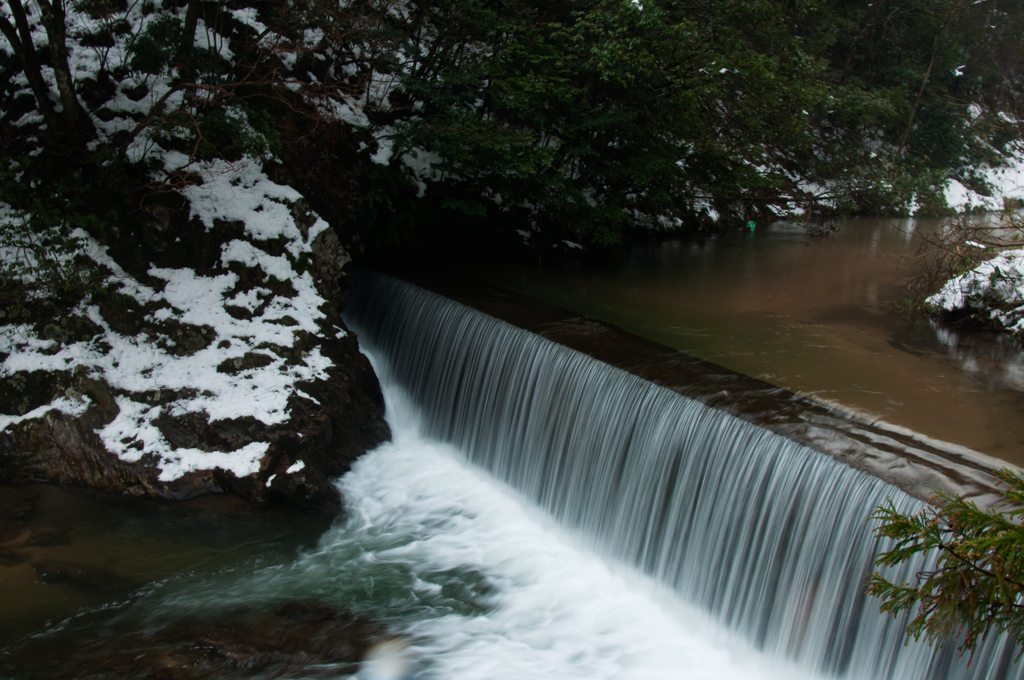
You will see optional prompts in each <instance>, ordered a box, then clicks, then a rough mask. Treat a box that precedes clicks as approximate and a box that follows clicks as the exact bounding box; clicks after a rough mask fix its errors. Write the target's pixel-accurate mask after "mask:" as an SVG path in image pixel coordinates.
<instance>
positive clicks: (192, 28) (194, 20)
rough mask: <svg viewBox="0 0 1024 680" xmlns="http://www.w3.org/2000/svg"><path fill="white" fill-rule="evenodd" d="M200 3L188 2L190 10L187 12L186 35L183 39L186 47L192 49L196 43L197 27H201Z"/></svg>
mask: <svg viewBox="0 0 1024 680" xmlns="http://www.w3.org/2000/svg"><path fill="white" fill-rule="evenodd" d="M199 3H200V0H188V9H187V10H186V11H185V35H184V36H183V37H182V42H184V43H185V47H192V45H193V44H194V43H195V41H196V27H197V26H198V25H199Z"/></svg>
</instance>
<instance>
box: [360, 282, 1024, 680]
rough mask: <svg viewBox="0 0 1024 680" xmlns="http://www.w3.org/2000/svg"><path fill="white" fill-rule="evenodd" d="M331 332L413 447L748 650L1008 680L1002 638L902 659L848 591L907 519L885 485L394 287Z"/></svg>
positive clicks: (383, 287)
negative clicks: (432, 450) (416, 430)
mask: <svg viewBox="0 0 1024 680" xmlns="http://www.w3.org/2000/svg"><path fill="white" fill-rule="evenodd" d="M345 319H346V322H347V323H349V325H350V326H351V327H352V328H353V329H354V330H355V331H356V332H357V333H358V334H359V339H360V342H361V343H362V344H363V346H364V347H366V348H367V349H368V350H370V351H371V352H372V353H373V354H374V356H375V357H376V358H377V361H378V369H379V371H380V372H381V373H382V376H381V377H382V379H386V380H388V381H389V382H393V383H395V384H397V385H399V386H401V388H402V389H404V390H405V392H406V393H407V397H408V398H409V399H411V400H412V401H413V402H414V403H415V405H416V406H417V407H418V409H419V411H420V413H421V417H422V423H421V427H422V431H423V434H425V435H427V436H429V437H432V438H436V439H438V440H441V441H443V442H447V443H451V444H453V445H455V446H457V447H459V448H460V449H461V450H462V451H463V452H464V453H465V455H466V456H467V457H468V458H469V460H470V461H472V462H473V463H474V464H475V465H477V466H479V467H480V468H482V469H484V470H486V471H488V472H489V473H490V474H492V475H494V476H495V477H497V478H498V479H500V480H502V481H504V482H505V483H507V484H508V485H509V486H511V487H513V488H515V489H516V490H517V491H518V492H520V493H521V494H523V495H524V496H525V497H526V498H528V499H530V500H531V501H532V502H535V503H536V504H537V505H538V506H539V507H541V508H542V509H543V510H544V511H545V512H547V513H548V514H550V515H551V516H552V517H553V518H554V519H556V520H557V521H558V522H560V523H561V524H563V525H564V526H566V527H567V528H568V529H569V530H571V531H572V532H573V533H574V534H575V535H577V536H579V537H581V540H584V541H589V542H591V544H592V546H593V547H594V548H595V549H596V551H597V552H599V553H601V554H605V555H607V556H608V557H609V558H611V559H614V560H617V561H620V562H624V563H626V564H630V565H633V566H635V567H636V568H638V569H640V570H641V571H643V572H645V573H647V574H649V575H651V576H652V577H654V578H656V579H657V580H659V581H660V582H662V583H664V584H666V585H667V586H669V587H671V588H673V589H674V590H675V591H676V592H677V593H678V594H679V596H680V597H681V598H682V599H683V600H685V601H687V602H689V603H691V604H693V605H695V606H697V607H699V608H701V609H702V610H704V611H707V612H708V613H709V614H710V615H711V616H712V617H714V618H715V619H717V620H719V621H720V622H721V623H722V624H723V625H724V626H726V627H727V628H728V629H730V630H732V631H734V632H735V634H737V635H738V636H740V637H742V638H744V639H746V640H747V641H749V642H750V643H751V644H753V645H754V646H755V647H757V648H760V649H763V650H765V651H766V652H768V653H770V654H775V655H779V656H781V657H785V658H789V659H792V660H795V661H796V662H797V663H799V664H800V665H802V666H804V667H806V668H809V669H812V670H814V671H817V672H821V673H823V674H826V675H831V676H835V677H842V678H893V679H898V680H911V679H921V680H925V679H927V680H940V679H945V678H949V679H951V680H953V679H957V680H959V679H961V678H971V679H973V678H976V679H978V680H982V679H985V680H994V679H996V678H1019V677H1022V675H1024V674H1022V673H1021V672H1020V670H1019V668H1018V667H1017V666H1015V665H1013V658H1014V653H1015V649H1014V647H1013V645H1012V643H1010V642H1009V641H1008V639H1007V638H1006V637H1005V636H990V638H991V639H989V640H988V641H987V643H986V645H985V646H984V647H983V648H981V649H979V650H978V651H977V652H976V653H975V655H974V659H973V661H972V662H971V663H970V665H968V663H967V658H966V657H964V658H958V657H957V653H956V650H955V648H953V646H951V645H947V646H946V647H943V648H940V649H938V650H937V651H936V650H933V649H932V648H930V647H929V646H928V645H926V644H924V643H920V644H917V643H913V642H911V644H909V645H906V646H904V630H905V626H906V620H905V619H900V620H897V619H894V618H893V617H890V616H882V615H881V614H879V613H878V601H877V600H874V599H872V598H868V597H866V596H865V595H864V594H863V590H864V581H865V578H866V574H867V573H868V572H869V571H871V570H872V563H873V559H874V556H875V555H876V554H877V553H878V552H879V551H880V550H883V549H884V548H885V546H884V544H881V543H880V541H879V540H878V539H876V538H874V537H873V535H872V528H871V526H869V523H868V522H867V521H866V519H867V518H868V517H869V516H870V515H871V513H872V512H873V510H874V508H875V507H876V506H877V505H878V504H880V503H881V502H883V501H885V500H886V498H891V499H892V500H893V501H894V502H895V504H896V505H897V507H898V508H900V509H901V510H903V511H916V510H918V509H920V508H921V507H922V504H921V503H920V501H917V500H915V499H913V498H910V497H909V496H907V495H905V494H903V493H902V492H901V491H900V490H899V489H897V488H895V487H893V486H890V485H888V484H886V483H885V482H883V481H881V480H879V479H877V478H874V477H871V476H868V475H866V474H863V473H861V472H859V471H856V470H854V469H851V468H849V467H846V466H845V465H843V464H841V463H839V462H837V461H835V460H834V459H832V458H831V457H829V456H827V455H824V454H822V453H819V452H817V451H814V450H812V449H809V448H807V447H805V446H802V445H800V444H797V443H795V442H793V441H791V440H789V439H786V438H784V437H781V436H778V435H775V434H773V433H771V432H769V431H767V430H765V429H763V428H760V427H757V426H756V425H752V424H750V423H747V422H745V421H742V420H740V419H738V418H735V417H733V416H730V415H728V414H726V413H723V412H721V411H717V410H715V409H712V408H709V407H707V406H704V405H703V404H700V403H698V402H696V401H693V400H690V399H687V398H686V397H683V396H680V395H678V394H676V393H674V392H672V391H669V390H667V389H664V388H661V387H659V386H657V385H654V384H652V383H649V382H646V381H644V380H641V379H640V378H637V377H635V376H633V375H631V374H629V373H626V372H624V371H621V370H619V369H616V368H612V367H610V366H607V365H606V364H603V363H601V362H598V361H595V360H594V359H591V358H590V357H587V356H585V355H583V354H580V353H578V352H575V351H573V350H570V349H567V348H565V347H562V346H560V345H556V344H554V343H552V342H549V341H548V340H546V339H544V338H541V337H539V336H537V335H534V334H532V333H529V332H527V331H524V330H521V329H519V328H516V327H514V326H512V325H510V324H507V323H505V322H503V321H499V320H497V319H494V318H492V317H489V316H487V315H485V314H482V313H480V312H477V311H476V310H473V309H470V308H468V307H465V306H463V305H461V304H459V303H456V302H453V301H451V300H448V299H446V298H443V297H441V296H438V295H435V294H433V293H430V292H427V291H425V290H422V289H420V288H418V287H416V286H413V285H410V284H407V283H405V282H402V281H399V280H397V279H393V278H390V277H387V276H383V275H379V274H373V273H362V274H360V275H359V276H358V277H357V278H356V280H355V281H354V288H353V290H352V292H351V294H350V300H349V304H348V308H347V309H346V312H345ZM922 567H923V563H922V564H920V565H909V566H906V567H905V568H904V569H902V570H901V571H898V572H897V571H893V572H892V573H891V574H890V577H891V578H893V579H899V580H902V581H911V580H913V578H914V574H915V573H916V572H917V571H919V570H920V568H922Z"/></svg>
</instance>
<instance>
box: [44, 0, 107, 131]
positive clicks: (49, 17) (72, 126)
mask: <svg viewBox="0 0 1024 680" xmlns="http://www.w3.org/2000/svg"><path fill="white" fill-rule="evenodd" d="M36 3H37V4H38V5H39V13H40V16H41V17H42V21H43V26H44V27H45V28H46V37H47V38H48V39H49V42H50V58H51V60H52V62H53V64H52V66H53V73H54V78H55V79H56V81H57V91H58V92H60V101H61V104H62V105H63V107H64V111H63V112H62V113H61V117H62V118H63V119H64V124H65V126H66V129H67V131H68V132H70V133H71V134H72V135H73V136H74V137H77V138H79V141H84V139H85V138H87V137H91V136H92V135H93V134H94V133H95V128H93V125H92V120H91V119H90V118H89V115H88V114H87V113H86V112H85V109H83V108H82V105H81V104H80V103H79V101H78V95H76V94H75V82H74V79H73V78H72V76H71V67H70V66H69V65H68V45H67V26H66V24H65V21H64V18H65V10H64V0H55V2H54V3H53V4H51V3H50V0H36Z"/></svg>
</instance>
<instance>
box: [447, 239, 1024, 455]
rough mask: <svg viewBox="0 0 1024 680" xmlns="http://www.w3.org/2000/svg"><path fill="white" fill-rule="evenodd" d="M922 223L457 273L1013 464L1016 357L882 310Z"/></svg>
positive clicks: (676, 245) (906, 278) (1022, 440)
mask: <svg viewBox="0 0 1024 680" xmlns="http://www.w3.org/2000/svg"><path fill="white" fill-rule="evenodd" d="M939 228H941V225H940V223H939V222H938V221H934V220H916V221H915V220H875V219H873V220H867V219H864V220H850V221H847V222H846V223H844V224H843V225H842V227H841V229H840V230H839V232H838V233H836V234H834V235H832V236H829V237H823V238H808V237H807V235H806V231H805V230H804V229H803V228H802V227H801V226H799V225H793V224H787V223H776V224H770V225H758V226H757V227H756V228H755V229H754V230H748V229H743V230H736V231H734V232H732V233H730V234H729V235H728V236H727V237H724V238H721V239H708V240H705V241H703V242H691V241H669V242H665V243H660V244H654V245H649V246H641V247H636V248H634V249H633V251H632V252H631V253H630V254H629V255H628V256H627V257H626V258H624V259H623V260H622V261H621V262H619V263H617V264H615V265H612V266H606V267H602V268H587V267H584V266H581V265H578V264H577V265H574V264H568V265H546V266H545V265H537V266H530V267H523V266H510V265H503V266H495V265H490V264H489V265H486V266H481V265H473V264H469V265H462V269H463V270H464V271H465V272H466V273H467V274H469V275H471V276H474V277H478V278H481V279H483V280H485V281H487V282H489V283H492V284H495V285H498V286H501V287H504V288H507V289H510V290H514V291H516V292H519V293H522V294H525V295H528V296H530V297H534V298H537V299H539V300H543V301H545V302H548V303H550V304H554V305H558V306H559V307H563V308H566V309H569V310H572V311H573V312H575V313H578V314H580V315H583V316H588V317H595V318H598V319H601V320H602V321H606V322H609V323H612V324H616V325H618V326H620V327H622V328H623V329H625V330H627V331H630V332H632V333H636V334H637V335H640V336H642V337H645V338H648V339H650V340H654V341H656V342H659V343H662V344H664V345H667V346H669V347H671V348H674V349H677V350H679V351H682V352H686V353H688V354H691V355H693V356H695V357H698V358H700V359H704V360H706V361H710V362H712V363H714V364H717V365H719V366H723V367H725V368H728V369H730V370H734V371H737V372H739V373H743V374H746V375H750V376H753V377H756V378H759V379H761V380H764V381H766V382H768V383H771V384H773V385H777V386H779V387H782V388H785V389H787V390H790V391H792V392H795V393H797V394H800V395H803V396H806V397H809V398H811V399H813V400H816V401H819V402H821V403H824V404H826V405H830V406H834V407H837V408H840V409H842V410H845V411H848V412H850V413H854V414H856V415H859V416H861V417H863V418H865V419H867V420H869V421H882V422H884V423H888V424H891V425H895V426H898V427H902V428H907V429H909V430H912V431H914V432H916V433H919V434H921V435H924V436H925V437H929V438H934V439H937V440H940V441H943V442H949V443H952V444H955V445H958V446H962V447H967V448H969V449H971V450H973V451H976V452H979V453H981V454H984V455H986V456H991V457H994V458H997V459H1000V460H1002V461H1008V462H1010V463H1013V464H1015V465H1019V466H1024V418H1022V415H1024V352H1022V351H1021V349H1020V347H1018V346H1017V345H1015V344H1014V343H1013V342H1012V341H1010V340H1009V338H1007V337H1005V336H1002V335H1000V334H995V333H984V332H966V331H962V330H960V331H958V330H952V329H948V328H944V327H943V326H941V325H939V324H936V323H934V322H932V321H930V320H928V319H922V318H918V319H909V318H907V317H906V316H904V315H902V314H901V313H900V312H898V311H897V310H896V309H895V308H894V306H895V305H896V304H897V303H898V302H899V301H900V300H901V299H902V298H904V297H905V296H906V295H907V287H908V285H909V283H910V281H911V279H912V278H913V276H914V275H915V274H916V273H917V269H916V267H915V265H914V262H913V258H912V255H913V254H914V252H915V251H916V250H917V248H918V246H919V245H920V238H921V235H922V234H928V233H931V232H933V231H934V230H936V229H939Z"/></svg>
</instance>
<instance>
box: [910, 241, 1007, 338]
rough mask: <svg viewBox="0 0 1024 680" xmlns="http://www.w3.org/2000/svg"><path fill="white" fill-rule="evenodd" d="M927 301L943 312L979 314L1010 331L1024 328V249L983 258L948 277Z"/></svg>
mask: <svg viewBox="0 0 1024 680" xmlns="http://www.w3.org/2000/svg"><path fill="white" fill-rule="evenodd" d="M926 302H927V304H928V305H931V306H932V307H934V308H936V309H939V310H943V311H946V312H953V313H972V314H982V315H985V317H986V318H987V319H988V320H989V321H991V322H992V323H994V324H995V325H997V326H999V327H1002V328H1005V329H1007V330H1009V331H1010V332H1012V333H1015V334H1020V333H1022V332H1024V249H1015V250H1006V251H1003V252H1001V253H999V255H997V256H996V257H994V258H993V259H991V260H988V261H986V262H982V263H981V264H979V265H978V266H977V267H975V268H974V269H972V270H970V271H969V272H966V273H964V274H962V275H960V276H957V277H956V278H954V279H951V280H949V281H947V282H946V284H945V285H944V286H943V287H942V290H940V291H939V292H938V293H936V294H935V295H932V296H931V297H929V298H928V299H927V300H926Z"/></svg>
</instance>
